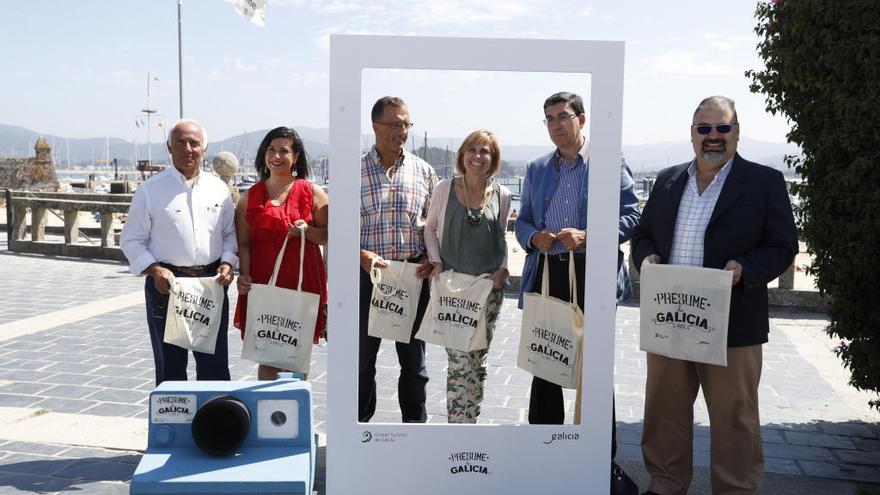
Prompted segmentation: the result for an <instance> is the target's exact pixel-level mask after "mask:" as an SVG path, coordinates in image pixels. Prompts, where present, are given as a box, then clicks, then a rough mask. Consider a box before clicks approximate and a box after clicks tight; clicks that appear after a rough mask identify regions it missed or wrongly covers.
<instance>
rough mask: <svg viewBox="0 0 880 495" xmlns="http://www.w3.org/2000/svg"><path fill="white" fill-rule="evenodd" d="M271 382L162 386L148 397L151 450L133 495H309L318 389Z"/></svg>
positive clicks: (288, 378) (285, 379)
mask: <svg viewBox="0 0 880 495" xmlns="http://www.w3.org/2000/svg"><path fill="white" fill-rule="evenodd" d="M279 376H280V377H281V378H279V379H278V380H276V381H273V382H226V381H190V382H182V381H181V382H164V383H162V384H161V385H159V386H158V387H156V389H155V390H153V392H152V393H151V394H150V404H149V408H150V413H149V421H150V426H149V440H148V442H147V450H146V452H145V453H144V456H143V458H141V462H140V464H138V467H137V470H136V471H135V472H134V476H133V477H132V480H131V493H132V494H162V493H174V494H190V493H193V494H195V493H211V494H220V493H223V494H242V495H244V494H255V493H260V494H270V493H285V494H303V495H306V494H311V493H312V486H313V483H314V478H315V456H316V451H315V449H316V442H315V435H314V431H313V430H312V387H311V385H310V384H309V383H307V382H305V381H300V380H297V379H295V378H292V375H290V374H287V375H285V374H281V375H279Z"/></svg>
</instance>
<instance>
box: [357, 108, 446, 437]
mask: <svg viewBox="0 0 880 495" xmlns="http://www.w3.org/2000/svg"><path fill="white" fill-rule="evenodd" d="M371 119H372V121H373V132H374V133H375V136H376V144H375V146H373V148H372V149H370V151H369V152H367V153H366V154H365V155H364V156H362V157H361V235H360V237H361V255H360V264H361V272H360V314H359V316H360V322H359V326H360V337H359V339H360V341H359V359H358V373H359V375H358V421H361V422H364V423H366V422H369V421H370V419H371V418H372V417H373V414H374V413H375V412H376V355H377V354H378V352H379V346H380V345H381V343H382V340H381V339H379V338H377V337H371V336H370V335H368V333H367V326H368V323H369V314H370V296H371V294H372V291H373V283H372V281H371V280H370V269H371V263H372V261H373V258H375V257H377V256H380V257H382V259H384V260H395V261H409V262H411V263H419V268H418V270H417V272H416V274H417V275H418V277H419V278H421V279H423V281H422V291H421V295H420V297H419V304H418V310H417V311H416V319H415V322H414V323H413V328H412V338H411V340H410V342H409V343H408V344H404V343H401V342H395V346H396V350H397V360H398V362H399V363H400V377H399V379H398V381H397V396H398V402H399V404H400V412H401V419H402V421H403V422H404V423H424V422H425V421H427V420H428V415H427V412H426V410H425V400H426V394H425V386H426V385H427V383H428V371H427V368H426V367H425V343H424V342H423V341H421V340H418V339H416V338H415V334H416V331H417V330H418V328H419V325H420V324H421V322H422V316H424V314H425V309H426V308H427V306H428V296H429V291H428V276H429V275H430V274H431V270H432V269H433V266H432V265H431V264H430V263H429V262H428V259H427V256H425V242H424V236H423V230H424V226H425V219H426V218H427V215H428V201H429V200H430V198H431V193H432V192H433V191H434V185H435V184H436V183H437V173H436V172H435V171H434V169H433V168H432V167H431V165H429V164H428V163H427V162H425V161H424V160H422V159H421V158H419V157H417V156H415V155H413V154H412V153H408V152H407V151H406V149H405V146H406V140H407V137H408V136H409V129H410V128H411V127H412V126H413V123H412V122H410V120H409V110H408V109H407V107H406V103H404V102H403V100H402V99H400V98H397V97H393V96H385V97H382V98H379V100H377V101H376V103H375V104H374V105H373V110H372V112H371ZM376 266H378V267H380V268H381V267H385V266H387V264H385V263H383V262H381V261H380V262H378V263H377V265H376Z"/></svg>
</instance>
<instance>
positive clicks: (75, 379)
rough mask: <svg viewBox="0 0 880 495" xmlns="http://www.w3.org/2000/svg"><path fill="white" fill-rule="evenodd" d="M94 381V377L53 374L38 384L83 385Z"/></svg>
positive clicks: (79, 374)
mask: <svg viewBox="0 0 880 495" xmlns="http://www.w3.org/2000/svg"><path fill="white" fill-rule="evenodd" d="M94 379H95V377H94V376H92V375H89V374H83V373H53V374H51V375H48V376H46V377H45V378H43V379H41V380H40V382H43V383H53V384H61V385H85V384H87V383H89V382H91V381H93V380H94Z"/></svg>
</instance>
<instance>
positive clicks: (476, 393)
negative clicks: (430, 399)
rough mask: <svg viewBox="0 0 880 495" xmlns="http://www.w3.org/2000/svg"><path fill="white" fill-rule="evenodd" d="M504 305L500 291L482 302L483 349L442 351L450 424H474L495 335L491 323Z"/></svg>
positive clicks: (492, 323) (501, 291)
mask: <svg viewBox="0 0 880 495" xmlns="http://www.w3.org/2000/svg"><path fill="white" fill-rule="evenodd" d="M503 301H504V291H503V290H502V289H492V292H490V293H489V299H488V300H487V301H486V342H487V344H486V348H485V349H480V350H479V351H471V352H464V351H458V350H455V349H449V348H447V349H446V354H447V356H448V357H449V368H448V371H447V379H446V410H447V418H448V421H449V422H450V423H476V422H477V417H478V416H479V415H480V404H481V403H482V402H483V388H484V386H485V384H486V356H487V355H488V354H489V345H490V344H491V343H492V334H494V333H495V321H496V320H498V313H499V311H500V310H501V303H502V302H503Z"/></svg>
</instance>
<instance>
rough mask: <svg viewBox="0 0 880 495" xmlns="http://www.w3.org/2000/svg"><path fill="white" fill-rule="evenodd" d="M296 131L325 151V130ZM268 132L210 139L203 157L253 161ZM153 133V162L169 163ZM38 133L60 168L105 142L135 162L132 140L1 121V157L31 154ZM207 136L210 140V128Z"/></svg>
mask: <svg viewBox="0 0 880 495" xmlns="http://www.w3.org/2000/svg"><path fill="white" fill-rule="evenodd" d="M296 130H297V132H299V133H300V136H302V138H303V144H304V146H305V148H306V151H307V152H308V153H309V155H311V156H319V155H325V154H326V153H327V134H328V133H327V129H313V128H309V127H297V128H296ZM267 132H269V129H262V130H257V131H252V132H248V133H242V134H241V135H238V136H233V137H231V138H227V139H224V140H222V141H209V142H208V153H207V157H206V158H207V159H209V160H210V159H211V158H212V157H213V156H214V155H215V154H216V153H218V152H220V151H224V150H225V151H231V152H233V153H235V155H236V156H238V157H239V159H242V158H244V159H245V160H253V158H254V156H255V155H256V154H257V148H258V147H259V145H260V141H262V139H263V137H264V136H265V135H266V133H267ZM155 134H156V135H154V136H153V140H154V142H153V143H152V146H151V151H152V157H153V162H155V163H168V161H169V158H168V151H167V149H166V147H165V142H164V141H165V137H164V136H163V135H162V134H161V132H157V133H155ZM39 136H43V137H45V138H46V140H47V141H48V142H49V145H50V146H52V151H53V154H54V155H55V164H56V167H57V168H58V169H60V170H63V169H64V168H66V167H67V163H68V157H69V159H70V164H71V166H72V167H77V166H87V165H91V164H93V163H94V162H95V160H102V159H105V157H106V156H107V154H108V153H107V149H108V148H107V145H108V142H109V156H110V158H111V159H112V158H116V159H117V160H118V163H119V166H120V167H124V168H128V167H131V166H133V163H134V159H135V150H134V144H133V143H132V142H131V141H126V140H124V139H120V138H115V137H111V138H109V141H108V138H106V137H98V138H88V139H78V138H65V137H63V136H53V135H51V134H46V133H41V132H37V131H32V130H30V129H25V128H23V127H18V126H12V125H3V124H0V158H2V157H10V156H17V157H29V156H33V155H34V143H36V141H37V137H39ZM208 139H209V140H210V139H211V135H210V130H209V135H208ZM68 146H69V150H68ZM137 157H138V158H139V159H141V160H145V159H146V158H147V146H146V143H138V150H137Z"/></svg>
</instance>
